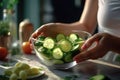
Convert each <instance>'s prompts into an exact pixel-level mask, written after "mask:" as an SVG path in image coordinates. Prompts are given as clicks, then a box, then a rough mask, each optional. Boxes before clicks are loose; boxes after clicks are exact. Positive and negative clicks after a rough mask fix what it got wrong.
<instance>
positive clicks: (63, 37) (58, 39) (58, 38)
mask: <svg viewBox="0 0 120 80" xmlns="http://www.w3.org/2000/svg"><path fill="white" fill-rule="evenodd" d="M61 39H65V35H64V34H58V35H57V36H56V40H57V41H60V40H61Z"/></svg>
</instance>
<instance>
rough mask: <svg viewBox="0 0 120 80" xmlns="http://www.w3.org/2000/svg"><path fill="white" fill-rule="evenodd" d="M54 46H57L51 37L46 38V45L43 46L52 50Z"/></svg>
mask: <svg viewBox="0 0 120 80" xmlns="http://www.w3.org/2000/svg"><path fill="white" fill-rule="evenodd" d="M54 45H55V41H54V40H53V39H52V38H50V37H46V38H45V40H44V43H43V46H44V47H45V48H48V49H52V48H53V47H54Z"/></svg>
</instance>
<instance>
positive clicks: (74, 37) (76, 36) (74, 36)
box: [69, 33, 79, 42]
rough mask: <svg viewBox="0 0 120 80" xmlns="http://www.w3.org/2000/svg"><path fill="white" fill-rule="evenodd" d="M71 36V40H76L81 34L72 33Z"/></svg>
mask: <svg viewBox="0 0 120 80" xmlns="http://www.w3.org/2000/svg"><path fill="white" fill-rule="evenodd" d="M69 38H70V41H72V42H74V41H75V40H77V39H78V38H79V36H78V35H77V34H74V33H71V34H70V36H69Z"/></svg>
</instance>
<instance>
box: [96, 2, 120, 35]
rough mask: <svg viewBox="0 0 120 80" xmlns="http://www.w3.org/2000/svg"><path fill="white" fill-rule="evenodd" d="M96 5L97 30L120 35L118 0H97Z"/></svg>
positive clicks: (119, 3)
mask: <svg viewBox="0 0 120 80" xmlns="http://www.w3.org/2000/svg"><path fill="white" fill-rule="evenodd" d="M98 5H99V9H98V25H99V28H98V29H99V31H100V32H108V33H110V34H113V35H116V36H119V37H120V0H99V3H98Z"/></svg>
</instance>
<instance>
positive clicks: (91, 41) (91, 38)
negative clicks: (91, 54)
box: [81, 33, 102, 50]
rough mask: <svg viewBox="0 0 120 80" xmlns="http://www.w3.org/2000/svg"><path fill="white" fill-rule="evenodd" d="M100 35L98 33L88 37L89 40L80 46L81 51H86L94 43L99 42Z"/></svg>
mask: <svg viewBox="0 0 120 80" xmlns="http://www.w3.org/2000/svg"><path fill="white" fill-rule="evenodd" d="M101 37H102V35H101V34H100V33H99V34H95V35H93V36H92V37H90V38H89V39H87V40H86V41H85V43H84V44H83V45H82V47H81V49H82V50H86V49H88V48H89V47H90V46H91V45H92V44H93V43H94V42H97V43H98V42H99V40H100V39H101Z"/></svg>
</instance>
